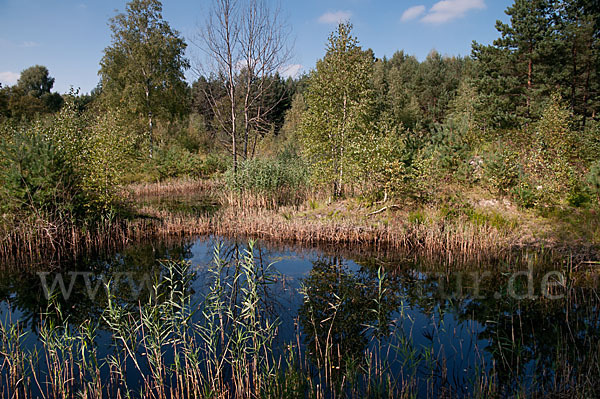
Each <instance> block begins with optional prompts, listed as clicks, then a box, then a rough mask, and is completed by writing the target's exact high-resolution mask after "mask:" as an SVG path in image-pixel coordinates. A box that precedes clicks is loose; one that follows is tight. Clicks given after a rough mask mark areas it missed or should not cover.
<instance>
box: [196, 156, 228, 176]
mask: <svg viewBox="0 0 600 399" xmlns="http://www.w3.org/2000/svg"><path fill="white" fill-rule="evenodd" d="M229 162H230V161H229V159H228V158H227V157H225V156H222V155H215V154H209V155H208V156H207V157H206V159H205V160H204V163H203V164H202V176H205V177H209V176H212V175H214V174H217V173H224V172H225V171H226V170H227V165H228V164H229Z"/></svg>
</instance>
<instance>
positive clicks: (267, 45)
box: [240, 0, 291, 158]
mask: <svg viewBox="0 0 600 399" xmlns="http://www.w3.org/2000/svg"><path fill="white" fill-rule="evenodd" d="M241 26H242V29H241V31H240V48H241V56H242V59H243V68H244V71H243V73H244V75H243V76H244V77H245V79H244V85H243V87H242V90H243V92H244V104H243V108H244V137H243V139H244V149H243V151H244V152H243V154H244V158H248V141H249V138H250V133H251V131H255V132H256V133H257V134H258V133H261V132H262V133H263V134H264V133H266V132H265V131H264V129H265V118H266V117H267V116H268V115H269V114H270V113H271V112H272V111H273V109H274V108H275V107H276V106H277V104H278V102H279V101H280V100H281V98H278V99H276V101H274V102H270V103H268V102H266V101H264V100H265V97H266V96H267V95H268V94H269V93H271V89H272V86H273V85H274V84H275V80H274V79H272V77H273V76H275V75H276V74H277V73H279V71H281V70H282V68H283V67H284V66H285V65H286V63H287V62H288V61H289V60H290V56H291V50H290V47H288V39H289V30H288V28H287V26H286V25H285V24H284V23H283V21H282V18H281V9H280V8H279V7H277V8H274V9H269V8H268V7H267V4H266V3H265V2H264V0H251V1H249V2H248V6H247V9H246V10H244V13H243V17H242V24H241Z"/></svg>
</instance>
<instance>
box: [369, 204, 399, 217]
mask: <svg viewBox="0 0 600 399" xmlns="http://www.w3.org/2000/svg"><path fill="white" fill-rule="evenodd" d="M391 208H397V209H400V205H388V206H384V207H383V208H381V209H379V210H377V211H373V212H371V213H367V216H371V215H377V214H378V213H381V212H383V211H385V210H386V209H391Z"/></svg>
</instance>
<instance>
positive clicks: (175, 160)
mask: <svg viewBox="0 0 600 399" xmlns="http://www.w3.org/2000/svg"><path fill="white" fill-rule="evenodd" d="M153 163H154V165H155V167H156V170H157V172H158V175H159V178H160V180H165V179H168V178H175V177H182V176H189V177H198V176H200V175H201V174H202V160H201V159H200V157H199V156H198V155H197V154H192V153H191V152H189V151H188V150H186V149H184V148H182V147H180V146H178V145H171V146H169V147H167V148H164V147H163V148H160V149H159V150H158V151H156V155H155V158H154V161H153Z"/></svg>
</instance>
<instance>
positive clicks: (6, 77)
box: [0, 71, 21, 86]
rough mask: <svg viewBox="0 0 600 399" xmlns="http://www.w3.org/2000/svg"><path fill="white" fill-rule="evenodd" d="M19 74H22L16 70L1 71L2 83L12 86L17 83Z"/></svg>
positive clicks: (0, 79) (0, 78) (0, 81)
mask: <svg viewBox="0 0 600 399" xmlns="http://www.w3.org/2000/svg"><path fill="white" fill-rule="evenodd" d="M19 76H21V74H20V73H16V72H10V71H6V72H0V83H2V85H3V86H12V85H14V84H16V83H17V80H19Z"/></svg>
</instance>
